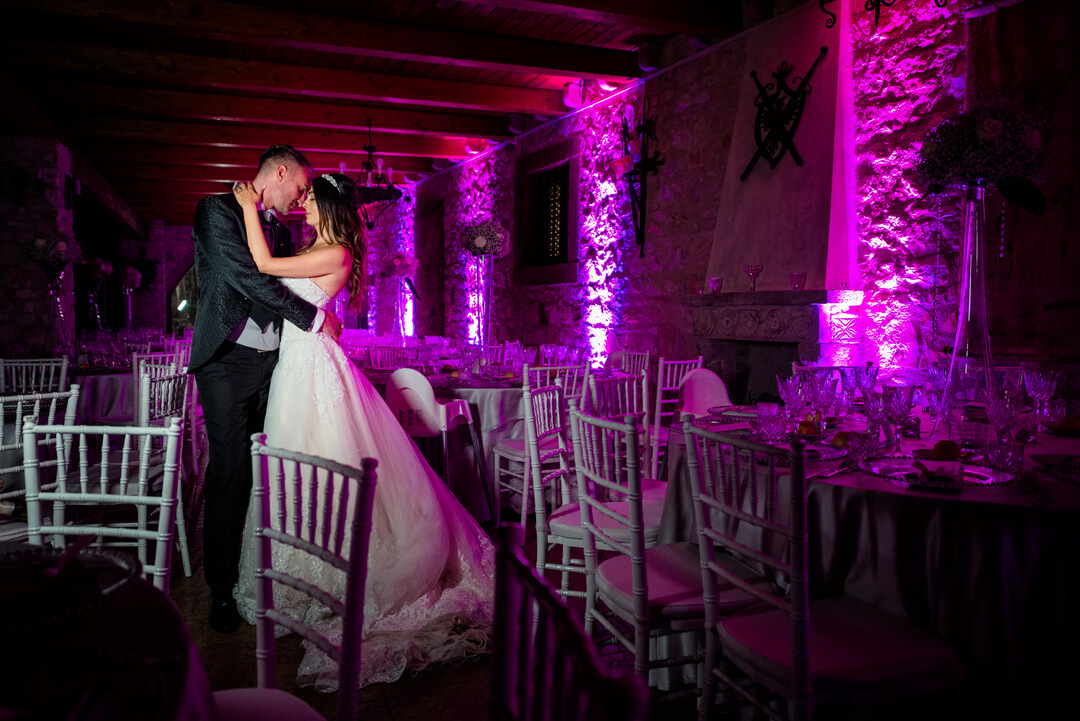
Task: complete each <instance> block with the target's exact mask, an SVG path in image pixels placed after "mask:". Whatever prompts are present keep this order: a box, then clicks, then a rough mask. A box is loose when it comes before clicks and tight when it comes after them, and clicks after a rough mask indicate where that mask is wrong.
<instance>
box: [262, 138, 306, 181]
mask: <svg viewBox="0 0 1080 721" xmlns="http://www.w3.org/2000/svg"><path fill="white" fill-rule="evenodd" d="M276 165H292V166H300V167H301V168H307V171H308V175H311V174H312V171H313V169H312V167H311V161H309V160H308V159H307V158H305V157H304V154H303V153H301V152H300V151H299V150H297V149H296V148H294V147H293V146H291V145H271V146H270V147H269V148H267V149H266V150H265V151H263V154H262V155H261V156H260V157H259V170H258V172H260V173H261V172H262V171H264V170H267V169H268V168H271V167H273V166H276Z"/></svg>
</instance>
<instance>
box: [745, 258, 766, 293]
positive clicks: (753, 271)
mask: <svg viewBox="0 0 1080 721" xmlns="http://www.w3.org/2000/svg"><path fill="white" fill-rule="evenodd" d="M742 269H743V272H744V273H746V277H747V278H749V279H750V290H757V277H758V276H759V275H761V271H763V270H765V266H764V265H750V264H748V263H743V267H742Z"/></svg>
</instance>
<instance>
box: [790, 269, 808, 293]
mask: <svg viewBox="0 0 1080 721" xmlns="http://www.w3.org/2000/svg"><path fill="white" fill-rule="evenodd" d="M804 287H806V273H805V272H804V273H792V274H791V289H792V290H802V289H803V288H804Z"/></svg>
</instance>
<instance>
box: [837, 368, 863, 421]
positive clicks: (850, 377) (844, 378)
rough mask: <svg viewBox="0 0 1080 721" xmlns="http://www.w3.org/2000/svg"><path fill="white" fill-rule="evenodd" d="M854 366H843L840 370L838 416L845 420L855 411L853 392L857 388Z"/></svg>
mask: <svg viewBox="0 0 1080 721" xmlns="http://www.w3.org/2000/svg"><path fill="white" fill-rule="evenodd" d="M857 370H858V369H857V368H855V366H845V367H843V368H841V369H840V389H841V394H840V395H841V403H840V407H839V411H840V415H841V416H844V417H845V418H846V417H848V416H850V415H851V414H852V413H853V412H854V411H855V391H856V390H858V388H859V383H858V377H857V375H856V371H857Z"/></svg>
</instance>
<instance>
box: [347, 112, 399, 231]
mask: <svg viewBox="0 0 1080 721" xmlns="http://www.w3.org/2000/svg"><path fill="white" fill-rule="evenodd" d="M367 123H368V141H367V143H366V144H365V145H364V150H365V151H366V152H367V158H366V159H365V160H364V162H363V164H362V165H361V167H362V168H363V169H362V170H361V171H360V174H359V175H357V176H356V196H357V201H358V202H359V204H360V218H361V220H363V221H364V225H365V226H366V227H367V229H368V230H374V229H375V222H376V221H377V220H378V219H379V216H380V215H382V214H383V213H385V212H386V210H387V209H388V208H389V207H390V206H392V205H393V204H394V203H396V202H397V201H399V200H401V199H402V198H405V202H408V201H409V196H408V191H406V190H405V189H404V188H403V187H401V186H398V185H394V169H393V168H392V167H390V166H389V165H387V166H386V169H385V170H384V169H383V159H382V158H377V157H375V143H374V141H373V140H372V139H371V118H368V119H367ZM374 205H377V206H378V210H376V211H375V214H374V215H372V214H371V211H370V210H369V207H370V206H374Z"/></svg>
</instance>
